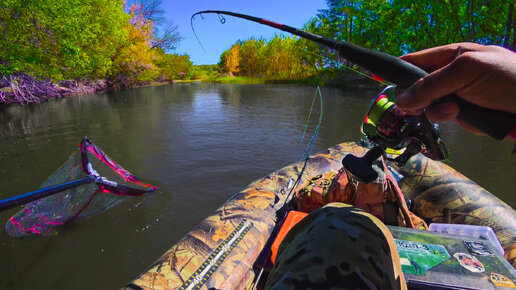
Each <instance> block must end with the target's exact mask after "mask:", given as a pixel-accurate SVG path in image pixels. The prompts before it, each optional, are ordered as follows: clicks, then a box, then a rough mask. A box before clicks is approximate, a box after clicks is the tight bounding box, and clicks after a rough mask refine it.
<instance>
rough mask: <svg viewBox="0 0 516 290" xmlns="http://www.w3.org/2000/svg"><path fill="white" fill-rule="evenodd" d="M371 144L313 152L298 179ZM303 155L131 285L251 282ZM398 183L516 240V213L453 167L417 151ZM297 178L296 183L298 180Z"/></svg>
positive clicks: (440, 218) (417, 200) (431, 215)
mask: <svg viewBox="0 0 516 290" xmlns="http://www.w3.org/2000/svg"><path fill="white" fill-rule="evenodd" d="M365 152H366V149H364V148H362V147H360V146H358V145H357V144H356V143H342V144H339V145H337V146H335V147H332V148H330V149H327V150H325V151H323V152H321V153H318V154H316V155H313V156H312V157H310V159H309V160H308V162H307V163H306V167H305V169H304V172H303V174H302V176H301V179H300V181H299V184H304V183H306V182H307V181H308V179H310V178H312V177H314V176H317V175H319V174H324V173H327V172H329V171H338V170H339V169H340V168H341V167H342V163H341V162H342V158H343V157H344V156H345V155H346V154H348V153H353V154H355V155H357V156H362V155H364V154H365ZM303 165H304V162H298V163H294V164H292V165H289V166H286V167H284V168H282V169H280V170H278V171H276V172H273V173H271V174H269V175H267V176H265V177H263V178H260V179H258V180H256V181H254V182H253V183H251V184H250V185H249V186H248V187H247V188H245V189H244V190H242V191H241V192H239V193H237V194H236V195H234V196H233V197H232V198H231V199H230V200H228V201H227V202H226V203H225V204H223V205H222V206H221V207H220V208H219V209H217V210H216V211H215V213H213V215H211V216H209V217H208V218H206V219H205V220H203V221H202V222H201V223H200V224H199V225H198V226H197V227H195V228H194V229H193V230H192V231H190V232H189V233H188V234H187V235H186V236H185V237H184V238H182V239H181V240H180V241H178V242H177V243H176V244H175V245H173V246H172V247H171V248H170V249H169V250H168V251H167V252H166V253H165V254H163V256H162V257H161V258H159V259H158V260H157V261H156V262H154V263H153V264H152V265H151V266H150V267H149V268H148V269H147V270H146V271H145V272H143V273H142V274H141V275H140V276H139V277H137V278H136V279H135V280H134V281H132V282H131V283H130V284H128V285H126V288H127V289H200V288H202V289H210V288H215V289H244V288H248V287H251V286H252V283H253V281H254V279H255V276H256V273H255V271H254V270H253V263H254V262H255V260H256V259H257V257H258V255H259V253H260V251H261V250H262V248H263V247H264V245H265V243H266V241H267V239H268V237H269V235H270V234H271V232H272V230H273V228H274V225H275V223H276V219H277V218H276V211H277V210H278V209H279V208H281V207H282V205H283V204H284V202H285V199H287V198H291V197H292V195H289V192H290V188H289V187H288V185H289V184H292V181H295V179H296V178H297V177H298V175H299V174H300V172H301V171H302V169H303ZM400 171H401V172H402V173H403V174H404V175H405V176H406V177H405V178H404V179H402V180H401V181H400V183H399V185H400V187H401V189H402V191H403V192H404V194H405V195H406V196H407V197H408V198H410V199H412V205H413V207H412V208H411V210H412V211H413V212H414V213H415V214H417V215H418V216H420V217H422V218H424V219H425V220H426V221H427V222H447V221H448V220H449V221H450V222H452V223H467V224H475V225H487V226H490V227H492V228H493V230H494V231H495V233H496V234H497V235H498V238H499V239H500V241H501V243H502V244H503V245H504V246H509V245H510V244H513V243H515V242H516V240H515V239H516V212H515V211H514V210H513V209H512V208H511V207H509V206H508V205H506V204H505V203H503V202H502V201H500V200H499V199H497V198H496V197H494V196H493V195H491V194H490V193H489V192H487V191H486V190H484V189H483V188H481V187H480V186H478V185H476V184H475V183H474V182H472V181H470V180H469V179H467V178H466V177H464V176H463V175H461V174H460V173H458V172H457V171H455V170H453V169H452V168H450V167H449V166H447V165H445V164H443V163H441V162H435V161H432V160H429V159H427V158H425V157H423V156H421V155H418V156H417V157H414V158H413V159H411V160H410V161H409V163H407V164H406V165H405V166H404V167H403V168H401V169H400ZM299 184H298V185H299Z"/></svg>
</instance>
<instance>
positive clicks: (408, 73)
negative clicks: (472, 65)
mask: <svg viewBox="0 0 516 290" xmlns="http://www.w3.org/2000/svg"><path fill="white" fill-rule="evenodd" d="M339 54H340V56H341V57H343V58H346V59H348V60H350V61H352V62H353V63H355V64H357V65H359V66H361V67H363V68H365V69H367V70H368V71H370V72H372V73H374V74H376V75H378V76H379V77H381V78H383V79H385V80H387V81H389V82H391V83H393V84H395V85H397V86H398V87H400V88H402V89H407V88H409V87H410V86H412V84H414V83H415V82H416V81H417V80H418V79H420V78H422V77H424V76H425V75H427V74H428V73H427V72H426V71H424V70H422V69H420V68H419V67H417V66H415V65H413V64H411V63H409V62H406V61H404V60H402V59H400V58H398V57H395V56H392V55H390V54H387V53H383V52H379V51H375V50H372V49H367V48H363V47H360V46H357V45H354V44H351V43H342V44H341V45H340V47H339ZM438 101H439V102H455V103H456V104H457V105H458V106H459V108H460V111H459V115H458V116H457V118H458V119H459V120H461V121H463V122H465V123H467V124H469V125H471V126H473V127H475V128H477V129H479V130H481V131H482V132H484V133H486V134H487V135H489V136H491V137H493V138H495V139H498V140H502V139H503V138H505V136H507V134H509V132H511V130H512V129H513V128H515V127H516V114H513V113H509V112H504V111H499V110H493V109H487V108H484V107H480V106H477V105H475V104H472V103H470V102H468V101H465V100H464V99H461V98H460V97H458V96H457V95H455V94H452V95H448V96H445V97H443V98H441V99H440V100H438Z"/></svg>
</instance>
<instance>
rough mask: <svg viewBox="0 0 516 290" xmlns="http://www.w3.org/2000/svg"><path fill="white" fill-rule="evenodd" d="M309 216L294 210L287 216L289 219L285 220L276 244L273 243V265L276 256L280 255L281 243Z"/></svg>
mask: <svg viewBox="0 0 516 290" xmlns="http://www.w3.org/2000/svg"><path fill="white" fill-rule="evenodd" d="M307 215H308V213H306V212H300V211H295V210H292V211H290V212H289V213H288V214H287V218H286V219H285V222H284V223H283V225H282V226H281V229H280V231H279V232H278V235H277V236H276V239H275V240H274V243H272V246H271V261H272V263H273V264H274V263H275V262H276V255H277V254H278V249H279V246H280V245H281V242H282V241H283V239H284V238H285V236H286V235H287V233H288V232H289V231H290V229H291V228H292V227H293V226H295V225H296V224H297V223H298V222H299V221H300V220H302V219H303V218H304V217H305V216H307Z"/></svg>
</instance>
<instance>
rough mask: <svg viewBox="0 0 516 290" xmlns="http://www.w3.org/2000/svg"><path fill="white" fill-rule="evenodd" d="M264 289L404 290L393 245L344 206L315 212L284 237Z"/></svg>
mask: <svg viewBox="0 0 516 290" xmlns="http://www.w3.org/2000/svg"><path fill="white" fill-rule="evenodd" d="M265 288H266V289H406V285H405V279H404V277H403V274H402V272H401V266H400V261H399V257H398V252H397V250H396V245H395V244H394V239H393V237H392V235H391V233H390V232H389V230H388V229H387V228H386V227H385V225H384V224H383V223H382V222H381V221H380V220H378V219H377V218H376V217H374V216H372V215H370V214H368V213H366V212H364V211H362V210H360V209H357V208H354V207H353V206H351V205H348V204H343V203H330V204H328V205H326V206H325V207H323V208H320V209H318V210H315V211H313V212H312V213H311V214H309V215H308V216H307V217H305V218H304V219H303V220H301V221H300V222H299V223H298V224H297V225H295V226H294V227H293V228H292V229H291V230H290V231H289V233H288V234H287V236H286V237H285V239H284V240H283V242H282V243H281V245H280V248H279V251H278V258H277V260H276V264H275V265H274V267H273V269H272V271H271V273H270V274H269V277H268V280H267V283H266V287H265Z"/></svg>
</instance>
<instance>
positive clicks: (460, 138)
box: [0, 84, 516, 289]
mask: <svg viewBox="0 0 516 290" xmlns="http://www.w3.org/2000/svg"><path fill="white" fill-rule="evenodd" d="M321 91H322V95H323V98H324V114H323V123H322V127H321V130H320V134H319V138H318V139H317V143H316V146H315V149H314V151H320V150H323V149H324V148H327V147H331V146H333V145H335V144H337V143H340V142H345V141H356V140H358V138H359V137H360V133H359V126H360V123H361V120H362V118H363V115H364V113H365V111H366V109H367V106H368V104H369V102H370V100H371V98H372V97H374V96H375V95H376V94H377V93H378V90H377V89H351V88H350V89H331V88H323V89H322V90H321ZM314 92H315V89H314V88H313V87H300V86H292V85H213V84H181V85H177V84H176V85H167V86H156V87H145V88H138V89H128V90H121V91H116V92H111V93H105V94H97V95H83V96H78V97H72V98H67V99H55V100H51V101H49V102H46V103H44V104H42V105H33V106H32V105H31V106H25V107H20V106H10V107H7V108H4V109H3V110H2V111H0V198H6V197H10V196H13V195H16V194H21V193H24V192H28V191H32V190H35V189H36V188H38V187H39V185H40V184H41V183H42V182H43V181H44V180H45V179H46V177H47V176H48V175H50V174H51V173H52V172H53V171H54V170H55V169H57V168H58V167H59V166H60V165H61V164H62V163H63V162H64V161H66V159H67V157H68V155H69V154H70V153H71V152H72V151H74V150H75V149H76V148H77V145H78V143H79V142H80V141H81V139H82V137H83V136H88V137H89V138H90V139H91V140H93V142H94V143H95V144H96V145H97V146H98V147H100V148H101V149H102V150H103V151H104V152H106V153H107V154H108V155H109V156H110V157H111V158H112V159H114V160H115V161H117V162H119V163H120V164H121V165H122V166H124V167H125V168H126V169H128V170H129V171H131V172H132V173H133V174H134V175H136V176H137V177H139V178H140V179H141V180H143V181H144V182H148V183H152V184H156V185H158V186H159V187H160V189H159V190H158V191H156V192H155V193H153V194H151V195H149V196H147V197H136V198H132V199H129V200H127V201H125V202H123V203H121V204H119V205H118V206H116V207H114V208H111V209H109V210H107V211H105V212H103V213H101V214H98V215H96V216H93V217H89V218H85V219H81V220H78V221H77V222H75V223H73V224H72V225H70V226H68V227H66V228H65V229H64V230H63V231H61V232H60V234H59V235H57V236H51V237H28V238H21V239H17V238H11V237H9V236H8V235H7V234H6V233H5V232H3V231H1V232H0V289H33V288H38V289H113V288H119V287H121V286H123V285H124V284H126V283H128V282H130V281H131V280H132V279H133V278H135V277H136V276H137V275H138V274H139V273H140V272H142V271H143V270H144V269H145V268H146V267H147V266H148V265H149V264H150V263H152V262H153V261H154V260H155V259H157V258H158V257H159V256H160V255H161V254H162V253H164V252H165V251H166V250H167V249H168V248H169V247H170V246H171V245H172V244H173V243H175V242H176V241H177V240H179V239H180V238H181V237H182V236H183V235H184V234H185V233H186V232H188V231H189V230H190V229H192V228H193V227H194V226H195V225H197V224H198V223H199V222H200V221H201V220H203V219H204V218H205V217H207V216H208V215H209V214H210V213H211V212H212V211H213V210H215V209H216V208H217V207H218V206H220V205H221V204H222V203H223V202H224V201H225V200H227V199H228V198H230V197H231V196H232V195H234V194H235V193H237V192H238V191H240V190H241V189H242V188H244V187H245V186H246V185H247V184H249V183H250V182H252V181H253V180H255V179H257V178H260V177H262V176H264V175H266V174H267V173H269V172H271V171H274V170H276V169H279V168H281V167H283V166H286V165H288V164H290V163H292V162H295V161H296V160H297V159H298V157H297V156H298V151H299V149H298V148H299V146H298V142H299V140H300V139H301V136H302V133H303V129H304V125H305V122H306V118H307V116H308V114H309V112H310V105H311V103H312V99H313V96H314ZM317 116H318V111H317V110H316V112H315V117H314V116H312V118H317ZM313 121H315V120H313ZM311 124H314V122H312V123H311ZM309 128H310V129H313V125H312V126H309ZM441 129H442V137H443V139H444V140H445V142H446V144H447V145H448V148H449V149H450V151H451V156H450V165H451V166H453V167H454V168H456V169H457V170H459V171H461V172H462V173H463V174H465V175H466V176H468V177H469V178H471V179H472V180H474V181H476V182H477V183H479V184H480V185H482V186H483V187H485V188H486V189H488V190H490V191H491V192H492V193H494V194H495V195H497V196H498V197H499V198H501V199H502V200H504V201H505V202H507V203H508V204H509V205H511V206H512V207H515V206H516V195H515V194H514V182H515V181H516V178H515V176H516V174H515V173H516V157H512V156H510V154H509V153H510V151H511V150H512V145H511V144H510V143H505V142H497V141H494V140H491V139H489V138H485V137H479V136H475V135H472V134H470V133H467V132H465V131H463V130H462V129H460V128H459V127H458V126H457V125H454V124H444V125H443V126H442V127H441ZM16 211H17V210H16V209H11V210H9V211H6V212H3V213H0V222H1V223H2V224H3V223H5V222H6V221H7V220H8V219H9V217H10V216H11V215H13V214H14V213H16Z"/></svg>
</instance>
